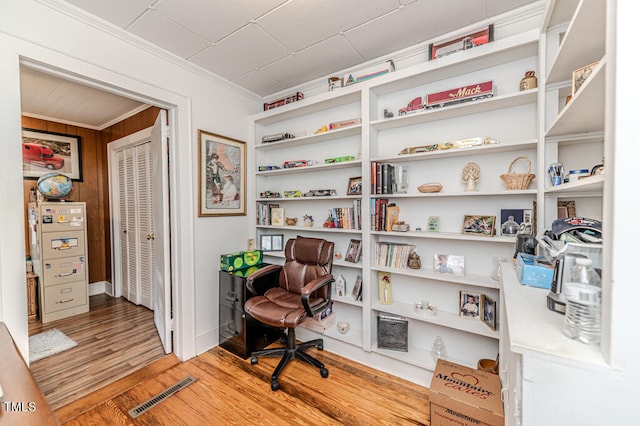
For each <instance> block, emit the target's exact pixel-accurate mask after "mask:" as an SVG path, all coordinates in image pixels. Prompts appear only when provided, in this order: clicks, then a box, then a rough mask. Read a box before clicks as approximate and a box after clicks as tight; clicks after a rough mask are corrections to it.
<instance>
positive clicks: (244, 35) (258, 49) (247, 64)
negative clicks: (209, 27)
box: [190, 24, 289, 80]
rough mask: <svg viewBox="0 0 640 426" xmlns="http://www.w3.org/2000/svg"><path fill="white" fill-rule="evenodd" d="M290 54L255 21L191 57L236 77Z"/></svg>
mask: <svg viewBox="0 0 640 426" xmlns="http://www.w3.org/2000/svg"><path fill="white" fill-rule="evenodd" d="M288 54H289V51H287V50H286V49H285V48H284V47H282V45H281V44H280V43H277V42H276V41H275V40H273V38H271V37H270V36H269V35H268V34H266V33H265V32H264V31H263V30H262V28H260V27H258V26H257V25H256V24H249V25H247V26H245V27H244V28H242V29H241V30H240V31H238V32H235V33H233V34H232V35H231V36H229V37H227V38H225V39H224V40H222V41H221V42H220V43H217V44H216V45H215V46H211V47H209V48H208V49H206V50H204V51H202V52H200V53H198V54H197V55H195V56H193V57H192V58H190V61H192V62H193V63H195V64H198V65H200V66H202V67H204V68H206V69H208V70H210V71H212V72H214V73H216V74H219V75H221V76H222V77H224V78H226V79H229V80H230V79H233V78H236V77H239V76H241V75H243V74H246V73H248V72H251V71H253V70H255V69H256V68H258V67H261V66H264V65H267V64H270V63H271V62H274V61H277V60H278V59H281V58H284V57H285V56H287V55H288Z"/></svg>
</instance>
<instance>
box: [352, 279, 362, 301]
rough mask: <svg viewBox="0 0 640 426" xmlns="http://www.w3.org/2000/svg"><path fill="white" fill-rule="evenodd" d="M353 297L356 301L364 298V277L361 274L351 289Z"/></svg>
mask: <svg viewBox="0 0 640 426" xmlns="http://www.w3.org/2000/svg"><path fill="white" fill-rule="evenodd" d="M351 297H353V300H356V301H358V300H362V277H361V276H360V275H358V277H357V278H356V283H355V284H354V286H353V290H352V291H351Z"/></svg>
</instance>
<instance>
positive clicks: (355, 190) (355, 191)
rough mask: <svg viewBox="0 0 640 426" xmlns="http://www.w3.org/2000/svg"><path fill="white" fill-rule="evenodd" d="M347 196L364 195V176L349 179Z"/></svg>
mask: <svg viewBox="0 0 640 426" xmlns="http://www.w3.org/2000/svg"><path fill="white" fill-rule="evenodd" d="M347 195H362V176H358V177H352V178H349V186H348V187H347Z"/></svg>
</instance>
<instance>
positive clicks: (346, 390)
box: [56, 348, 430, 426]
mask: <svg viewBox="0 0 640 426" xmlns="http://www.w3.org/2000/svg"><path fill="white" fill-rule="evenodd" d="M309 353H310V354H311V355H313V356H315V357H317V358H318V359H320V360H322V362H324V363H325V366H326V367H327V368H328V369H329V371H330V373H329V377H328V378H326V379H322V378H321V377H320V373H319V372H318V370H316V369H315V368H313V367H311V366H309V365H307V364H304V363H302V362H300V361H294V362H293V363H291V364H290V365H289V366H287V368H286V369H285V370H284V372H283V373H282V375H281V376H280V385H281V388H280V390H278V391H276V392H273V391H271V386H270V377H271V373H272V371H273V369H274V368H275V366H276V364H277V362H278V360H277V359H276V358H264V359H261V360H260V361H259V363H258V364H257V365H253V366H252V365H251V363H250V362H249V360H243V359H241V358H239V357H237V356H235V355H233V354H231V353H229V352H227V351H225V350H224V349H222V348H214V349H212V350H210V351H208V352H205V353H204V354H202V355H200V356H198V357H196V358H193V359H191V360H188V361H186V362H183V363H177V360H175V357H173V355H170V356H167V357H164V358H163V359H161V360H159V361H156V362H154V363H152V364H150V366H149V367H147V368H146V369H142V370H139V371H138V372H137V373H135V374H134V375H133V376H130V377H127V378H124V379H122V380H121V381H120V382H119V383H116V384H114V385H112V386H108V387H107V388H104V389H102V390H101V391H100V392H96V393H95V394H92V395H89V396H87V397H86V398H83V399H80V400H78V401H76V402H75V403H73V404H71V405H70V406H68V407H63V408H61V409H60V410H57V411H56V415H57V416H58V418H59V419H60V421H61V422H62V424H63V425H71V426H85V425H96V426H99V425H105V426H106V425H109V426H111V425H138V424H139V425H172V426H173V425H314V426H315V425H429V424H430V423H429V397H428V389H426V388H424V387H421V386H418V385H415V384H413V383H409V382H406V381H403V380H400V379H398V378H396V377H393V376H390V375H387V374H385V373H382V372H380V371H377V370H374V369H371V368H368V367H365V366H363V365H361V364H357V363H354V362H352V361H349V360H347V359H345V358H342V357H340V356H337V355H334V354H331V353H329V352H327V351H322V352H320V351H318V350H317V349H313V350H310V351H309ZM171 357H173V358H174V362H172V361H171V359H170V358H171ZM162 363H165V364H166V363H168V365H169V366H168V367H167V368H166V369H164V367H163V366H159V367H156V366H157V365H160V364H162ZM150 369H155V371H153V372H151V373H149V374H146V373H147V372H148V371H150ZM143 373H145V374H143ZM187 376H193V377H195V378H196V379H197V382H195V383H193V384H191V385H190V386H188V387H186V388H185V389H183V390H181V391H179V392H178V393H176V394H175V395H173V396H171V397H169V398H168V399H166V400H165V401H163V402H161V403H160V404H158V405H156V406H154V407H152V408H151V409H149V411H147V412H146V413H144V414H142V415H141V416H139V417H137V418H136V419H132V418H131V417H130V416H129V415H128V411H129V410H130V409H132V408H134V407H136V406H137V405H138V404H141V403H143V402H145V401H147V400H148V399H150V398H151V397H153V396H155V395H157V394H159V393H160V392H162V391H164V390H165V389H167V388H169V387H171V386H172V385H174V384H175V383H177V382H178V381H180V380H182V379H184V378H185V377H187ZM110 388H112V389H110ZM109 394H111V396H109ZM73 416H75V417H73Z"/></svg>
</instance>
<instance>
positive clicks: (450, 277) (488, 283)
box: [371, 240, 515, 289]
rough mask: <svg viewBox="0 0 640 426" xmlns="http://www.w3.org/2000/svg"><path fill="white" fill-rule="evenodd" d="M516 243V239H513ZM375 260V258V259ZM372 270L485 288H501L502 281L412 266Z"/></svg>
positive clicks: (374, 268) (383, 267) (376, 266)
mask: <svg viewBox="0 0 640 426" xmlns="http://www.w3.org/2000/svg"><path fill="white" fill-rule="evenodd" d="M513 243H514V244H515V240H513ZM373 260H374V261H375V259H373ZM371 270H372V271H382V272H389V273H392V274H398V275H406V276H410V277H416V278H422V279H428V280H434V281H444V282H449V283H455V284H464V285H470V286H474V287H483V288H496V289H499V288H500V283H499V282H498V281H495V280H492V279H491V278H490V277H487V276H484V275H473V274H467V275H454V274H441V273H437V272H434V271H433V270H431V269H425V268H421V269H410V268H389V267H386V266H378V265H375V266H372V267H371Z"/></svg>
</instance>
